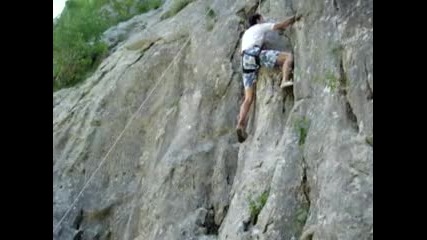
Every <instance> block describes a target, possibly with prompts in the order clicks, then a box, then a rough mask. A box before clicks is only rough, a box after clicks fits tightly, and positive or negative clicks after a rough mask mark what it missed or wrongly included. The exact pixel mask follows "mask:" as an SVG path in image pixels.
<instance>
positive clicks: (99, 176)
mask: <svg viewBox="0 0 427 240" xmlns="http://www.w3.org/2000/svg"><path fill="white" fill-rule="evenodd" d="M168 6H171V4H170V2H168V4H165V5H164V7H162V8H160V9H158V10H156V11H154V12H150V13H147V14H144V15H141V16H138V17H137V18H136V19H138V24H125V23H124V24H123V25H121V26H125V28H126V33H125V34H124V35H122V36H125V37H121V38H118V39H119V40H117V39H113V38H112V39H113V40H111V41H112V42H114V44H113V43H112V45H114V46H116V47H115V48H114V51H112V53H111V55H110V56H109V57H108V58H107V59H105V60H104V61H103V63H102V64H101V65H100V66H99V68H98V70H97V71H96V72H95V73H94V74H93V75H92V76H91V77H89V78H88V79H87V80H86V81H85V82H84V83H83V84H81V85H79V86H76V87H74V88H70V89H64V90H61V91H58V92H56V93H54V96H53V210H54V214H53V227H54V239H64V240H68V239H120V240H128V239H133V240H155V239H156V240H157V239H176V240H178V239H182V240H184V239H198V240H202V239H205V240H208V239H212V240H213V239H221V240H222V239H229V240H241V239H265V240H267V239H286V240H288V239H289V240H293V239H294V240H296V239H304V240H307V239H322V240H323V239H339V240H350V239H352V240H353V239H354V240H356V239H357V240H359V239H373V156H372V153H373V122H372V118H373V60H372V55H373V22H372V15H373V1H372V0H364V1H350V0H299V1H297V0H293V1H289V0H283V1H279V0H268V1H261V8H260V9H261V13H262V14H263V15H265V16H266V18H267V19H270V20H282V19H285V18H286V17H288V16H291V15H293V14H295V13H300V14H302V16H303V17H302V19H301V20H300V21H299V22H297V23H295V24H294V25H293V26H292V27H291V28H290V29H288V30H286V31H284V32H283V33H271V34H269V35H268V40H269V41H268V43H267V45H266V47H267V48H275V49H280V50H285V51H291V52H293V54H294V59H295V69H294V82H295V83H294V86H293V87H292V88H289V89H285V90H280V88H279V82H278V81H279V79H280V78H281V73H280V70H268V69H261V71H260V73H259V79H258V81H257V82H258V83H257V89H256V93H257V97H256V100H255V104H254V105H253V107H252V109H251V112H250V114H249V115H250V120H249V123H248V128H247V131H248V133H249V137H248V139H247V140H246V141H245V142H244V143H243V144H239V143H238V142H237V137H236V134H235V132H234V127H235V124H236V116H237V115H238V112H239V108H240V103H241V101H242V96H243V84H242V81H241V73H240V61H241V59H240V55H239V47H240V36H241V34H242V33H243V31H244V29H245V27H246V26H245V20H246V17H247V16H248V15H249V14H250V13H253V12H254V11H255V10H257V8H258V1H255V0H253V1H248V0H246V1H243V0H236V1H228V0H222V1H219V0H212V1H193V2H191V3H190V4H188V5H187V6H186V7H185V8H184V9H182V10H181V11H180V12H178V13H177V14H176V15H175V16H173V17H171V18H168V19H164V20H161V17H160V16H161V15H162V14H163V13H164V12H166V11H167V10H168ZM209 9H211V10H212V11H209V12H210V13H209V14H207V10H209ZM131 21H134V22H135V20H131ZM117 29H120V28H119V27H118V28H117ZM110 31H111V32H114V31H115V30H114V29H112V30H110ZM117 31H118V30H117ZM113 35H114V34H113ZM119 35H120V34H119ZM122 38H124V39H122ZM116 140H118V141H116ZM82 189H83V191H81V190H82ZM76 199H77V200H76ZM74 200H76V201H74ZM70 207H71V208H70ZM69 209H70V211H67V210H69ZM64 214H66V215H65V216H64Z"/></svg>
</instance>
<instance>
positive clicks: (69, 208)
mask: <svg viewBox="0 0 427 240" xmlns="http://www.w3.org/2000/svg"><path fill="white" fill-rule="evenodd" d="M210 10H211V9H210V8H208V10H207V11H206V14H205V15H204V17H206V16H207V15H208V13H209V12H210ZM190 39H191V36H189V37H188V40H187V41H186V42H185V43H184V44H183V46H182V47H181V49H180V50H179V52H178V54H176V56H175V57H174V58H173V59H172V62H171V63H170V64H169V66H168V67H167V68H166V70H165V71H164V72H163V74H162V75H161V76H160V80H159V81H157V83H156V85H155V86H154V88H153V89H152V90H151V92H150V93H149V94H148V96H147V97H146V98H145V100H144V101H143V102H142V103H141V105H140V106H139V108H138V110H137V111H136V112H135V113H134V114H133V115H132V117H131V118H130V119H129V121H128V123H127V124H126V126H125V127H124V128H123V130H122V132H121V133H120V134H119V136H118V137H117V138H116V140H115V141H114V143H113V145H112V146H111V147H110V149H109V150H108V152H107V154H105V156H104V158H103V159H102V161H101V162H100V164H99V165H98V167H97V168H96V169H95V171H94V172H93V173H92V175H91V176H90V178H89V180H88V181H87V182H86V183H85V184H84V185H83V187H82V189H81V190H80V192H79V194H77V197H76V198H75V199H74V201H73V202H72V203H71V205H70V206H69V207H68V210H67V211H66V212H65V214H64V215H63V216H62V218H61V219H60V220H59V222H58V223H57V224H56V226H55V228H54V229H53V232H56V230H57V229H58V228H59V226H60V225H61V223H62V222H63V221H64V219H65V217H67V215H68V214H69V213H70V211H71V209H72V207H73V206H74V205H75V204H76V202H77V200H78V199H79V198H80V197H81V195H82V193H83V191H84V190H85V189H86V188H87V186H88V184H89V182H90V181H91V180H92V179H93V177H94V176H95V174H96V173H97V172H98V170H99V169H100V168H101V166H102V165H103V164H104V162H105V160H106V159H107V157H108V156H109V154H110V153H111V151H112V150H113V148H114V147H115V146H116V144H117V143H118V141H119V140H120V139H121V137H122V136H123V134H124V132H125V131H126V129H127V128H128V127H129V126H130V124H131V123H132V121H133V119H134V118H135V116H136V115H137V114H138V112H139V111H140V110H141V109H142V107H143V106H144V104H145V102H146V101H147V100H148V99H149V98H150V97H151V94H152V93H153V92H154V90H155V89H156V88H157V86H158V85H159V83H160V82H161V81H162V80H163V76H164V75H165V73H166V72H167V71H168V70H169V68H170V66H172V63H174V61H175V60H176V58H177V57H178V56H179V55H180V53H181V51H182V50H183V49H184V47H185V46H186V45H187V43H188V42H189V41H190Z"/></svg>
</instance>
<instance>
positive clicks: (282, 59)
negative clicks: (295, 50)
mask: <svg viewBox="0 0 427 240" xmlns="http://www.w3.org/2000/svg"><path fill="white" fill-rule="evenodd" d="M289 61H290V62H292V61H293V56H292V53H288V52H280V53H279V55H278V56H277V60H276V62H277V65H279V66H282V65H283V64H285V63H286V62H289Z"/></svg>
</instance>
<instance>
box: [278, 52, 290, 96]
mask: <svg viewBox="0 0 427 240" xmlns="http://www.w3.org/2000/svg"><path fill="white" fill-rule="evenodd" d="M293 62H294V57H293V56H292V54H291V53H287V52H281V53H280V54H279V56H278V57H277V60H276V64H277V65H278V66H282V72H283V76H282V82H281V84H280V87H281V88H284V87H287V86H291V85H292V84H293V83H292V82H291V81H289V75H290V73H291V70H292V64H293Z"/></svg>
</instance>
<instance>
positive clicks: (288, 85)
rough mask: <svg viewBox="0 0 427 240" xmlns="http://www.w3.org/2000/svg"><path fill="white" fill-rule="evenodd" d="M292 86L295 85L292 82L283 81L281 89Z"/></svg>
mask: <svg viewBox="0 0 427 240" xmlns="http://www.w3.org/2000/svg"><path fill="white" fill-rule="evenodd" d="M292 85H294V83H293V82H291V81H282V84H281V85H280V88H285V87H290V86H292Z"/></svg>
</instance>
